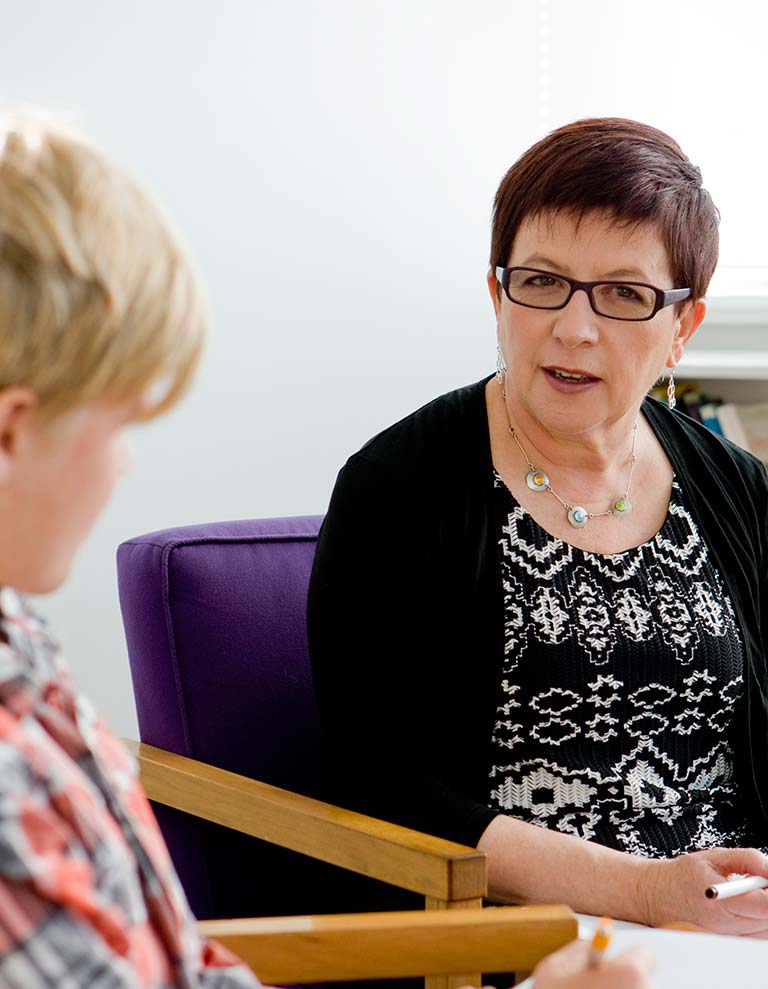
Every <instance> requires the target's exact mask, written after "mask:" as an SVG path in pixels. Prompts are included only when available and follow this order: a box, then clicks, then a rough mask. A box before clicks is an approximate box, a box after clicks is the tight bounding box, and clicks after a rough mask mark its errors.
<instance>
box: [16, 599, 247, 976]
mask: <svg viewBox="0 0 768 989" xmlns="http://www.w3.org/2000/svg"><path fill="white" fill-rule="evenodd" d="M0 985H2V986H4V987H5V986H8V987H11V989H16V987H18V989H43V987H53V986H55V987H56V989H75V987H77V989H81V987H89V989H107V987H109V989H123V987H125V989H127V987H130V989H149V987H151V989H165V987H171V986H179V987H185V989H186V987H193V986H196V987H204V989H240V987H245V986H248V987H256V986H258V985H259V983H258V980H257V979H256V978H255V976H254V975H253V974H252V973H251V972H250V971H249V970H248V969H247V968H246V967H245V966H244V965H242V964H241V963H240V962H238V960H237V959H236V958H234V957H233V956H232V955H230V954H229V953H228V952H226V951H225V950H224V949H223V948H222V947H221V946H219V945H216V944H213V943H209V942H205V941H202V940H201V939H200V938H199V937H198V934H197V931H196V929H195V923H194V919H193V917H192V915H191V913H190V910H189V907H188V905H187V902H186V899H185V897H184V893H183V892H182V890H181V886H180V884H179V881H178V879H177V878H176V875H175V873H174V870H173V866H172V864H171V861H170V858H169V856H168V853H167V851H166V848H165V844H164V842H163V839H162V836H161V834H160V831H159V829H158V827H157V824H156V822H155V819H154V815H153V814H152V810H151V808H150V806H149V804H148V802H147V799H146V797H145V795H144V793H143V791H142V789H141V786H140V784H139V782H138V778H137V768H136V765H135V762H134V760H133V759H132V757H131V756H130V755H129V754H128V752H127V751H126V750H125V749H124V747H123V746H122V745H121V744H120V742H119V741H118V740H117V739H116V738H115V737H114V735H112V733H111V732H110V731H109V730H108V729H107V728H106V726H105V725H104V724H103V722H102V721H101V720H100V719H99V718H98V716H97V715H96V714H95V712H94V710H93V708H92V707H91V705H90V704H89V703H88V702H87V701H86V700H85V699H84V698H83V697H82V696H80V695H79V694H77V693H76V691H75V688H74V686H73V684H72V680H71V677H70V674H69V670H68V668H67V666H66V665H65V663H64V662H63V660H62V658H61V656H60V653H59V650H58V648H57V647H56V645H55V644H54V642H53V641H52V640H51V638H50V637H49V635H48V633H47V631H46V629H45V627H44V624H43V622H42V621H40V620H39V619H38V618H36V617H35V616H34V615H33V614H32V612H31V611H30V610H29V608H28V606H27V605H26V603H25V602H24V601H23V600H22V599H21V598H20V597H19V596H18V595H17V594H15V592H13V591H11V590H9V589H7V588H6V589H4V590H2V591H0Z"/></svg>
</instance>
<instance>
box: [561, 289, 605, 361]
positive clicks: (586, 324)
mask: <svg viewBox="0 0 768 989" xmlns="http://www.w3.org/2000/svg"><path fill="white" fill-rule="evenodd" d="M553 315H554V316H555V321H554V324H553V327H552V331H553V333H554V335H555V337H556V338H557V339H558V340H559V341H560V342H561V343H562V344H563V345H564V346H566V347H569V348H573V347H579V346H580V345H581V344H584V343H589V344H593V343H596V342H597V338H598V332H597V325H598V324H597V320H599V318H600V317H599V316H598V315H597V313H596V312H595V311H594V310H593V309H592V306H591V304H590V301H589V296H588V295H587V293H586V292H585V291H584V289H576V291H575V292H574V293H573V295H572V296H571V298H570V299H569V300H568V304H567V305H566V306H565V307H564V308H563V309H557V310H556V311H555V312H554V314H553Z"/></svg>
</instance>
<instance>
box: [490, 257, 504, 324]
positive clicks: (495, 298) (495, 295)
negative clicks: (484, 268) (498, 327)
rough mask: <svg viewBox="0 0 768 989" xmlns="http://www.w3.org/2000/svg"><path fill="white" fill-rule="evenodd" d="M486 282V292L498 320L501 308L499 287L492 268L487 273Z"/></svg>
mask: <svg viewBox="0 0 768 989" xmlns="http://www.w3.org/2000/svg"><path fill="white" fill-rule="evenodd" d="M487 280H488V291H489V292H490V293H491V302H492V303H493V311H494V312H495V313H496V318H497V319H498V318H499V309H500V308H501V286H500V285H499V282H498V279H497V278H496V272H495V271H494V270H493V269H492V268H491V269H489V271H488V278H487Z"/></svg>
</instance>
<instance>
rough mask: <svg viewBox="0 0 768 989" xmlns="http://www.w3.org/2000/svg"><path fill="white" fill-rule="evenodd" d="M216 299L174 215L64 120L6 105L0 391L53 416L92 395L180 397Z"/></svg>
mask: <svg viewBox="0 0 768 989" xmlns="http://www.w3.org/2000/svg"><path fill="white" fill-rule="evenodd" d="M206 324H207V308H206V305H205V301H204V298H203V295H202V291H201V288H200V285H199V282H198V280H197V278H196V276H195V274H194V272H193V270H192V268H191V266H190V263H189V261H188V259H187V258H186V256H185V254H184V252H183V251H182V249H181V247H180V246H179V244H178V243H177V241H176V238H175V237H174V235H173V234H172V233H171V230H170V228H169V226H168V223H167V221H166V220H165V218H164V217H163V215H162V214H161V212H160V211H159V209H158V208H157V207H156V206H155V204H154V203H152V202H151V200H150V199H149V198H148V197H147V196H146V194H145V193H144V192H143V191H142V190H141V189H140V188H139V187H138V186H137V185H136V184H135V183H134V182H133V181H132V180H131V179H129V178H128V177H127V176H126V175H125V174H123V173H122V172H121V171H120V170H119V169H117V168H116V167H115V166H114V165H113V164H112V163H111V162H109V161H108V159H107V158H106V157H105V156H104V155H103V154H101V153H100V152H99V151H97V150H95V149H94V148H92V147H90V146H89V145H88V144H87V143H86V142H85V141H84V140H83V139H82V138H80V137H77V136H75V135H74V134H71V133H69V132H68V131H67V130H65V129H64V128H62V127H61V126H60V125H58V124H52V123H51V122H50V121H45V120H43V119H42V118H41V117H39V116H35V115H32V114H28V113H12V114H2V113H0V389H3V388H6V387H8V386H11V385H21V386H24V387H28V388H29V389H30V390H32V391H33V392H34V393H35V395H36V397H37V400H38V402H39V406H40V409H41V412H42V413H43V414H44V415H56V414H58V413H60V412H63V411H66V410H68V409H71V408H73V407H75V406H77V405H81V404H84V403H87V402H91V401H114V402H122V401H128V400H133V399H140V400H141V406H140V409H141V411H140V417H141V418H145V419H149V418H152V417H153V416H155V415H157V414H158V413H160V412H162V411H164V410H165V409H167V408H170V407H171V406H172V405H174V404H175V402H177V401H178V399H179V398H180V397H181V396H182V395H183V393H184V392H185V391H186V389H187V387H188V385H189V383H190V381H191V378H192V376H193V373H194V370H195V367H196V365H197V362H198V360H199V357H200V352H201V347H202V342H203V337H204V333H205V328H206Z"/></svg>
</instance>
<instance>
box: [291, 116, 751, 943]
mask: <svg viewBox="0 0 768 989" xmlns="http://www.w3.org/2000/svg"><path fill="white" fill-rule="evenodd" d="M717 222H718V216H717V212H716V210H715V207H714V205H713V204H712V201H711V199H710V197H709V195H708V194H707V192H706V191H705V190H704V189H703V188H702V185H701V178H700V174H699V171H698V169H696V168H695V167H694V166H693V165H691V163H690V162H689V161H688V160H687V158H686V157H685V156H684V155H683V153H682V151H681V150H680V148H679V147H678V145H677V144H676V143H675V142H674V141H673V140H672V139H671V138H669V137H668V136H667V135H666V134H663V133H661V132H660V131H658V130H656V129H654V128H652V127H648V126H645V125H642V124H638V123H635V122H633V121H628V120H619V119H595V120H584V121H579V122H577V123H574V124H571V125H568V126H566V127H563V128H561V129H560V130H557V131H555V132H554V133H552V134H550V135H549V136H548V137H546V138H544V139H543V140H542V141H540V142H539V143H538V144H537V145H535V146H534V147H533V148H531V149H530V150H529V151H528V152H527V153H526V154H525V155H523V157H522V158H521V159H520V160H519V161H518V162H516V163H515V164H514V165H513V166H512V168H511V169H510V170H509V172H508V173H507V175H506V176H505V178H504V179H503V181H502V183H501V186H500V188H499V190H498V192H497V196H496V201H495V210H494V220H493V236H492V248H491V265H490V268H491V270H490V273H489V276H488V284H489V288H490V292H491V299H492V302H493V306H494V311H495V314H496V322H497V341H498V369H497V373H496V375H495V376H493V377H492V378H490V379H488V380H486V381H482V382H478V383H476V384H474V385H470V386H468V387H466V388H463V389H460V390H458V391H455V392H451V393H449V394H447V395H444V396H442V397H440V398H438V399H436V400H435V401H433V402H431V403H430V404H429V405H427V406H425V407H424V408H422V409H420V410H419V411H417V412H416V413H414V414H412V415H411V416H408V417H407V418H406V419H404V420H402V421H401V422H399V423H397V424H396V425H394V426H392V427H390V428H389V429H388V430H385V431H384V432H383V433H381V434H380V435H379V436H377V437H375V438H374V439H373V440H371V441H370V442H369V443H367V444H366V445H365V446H364V447H363V448H362V450H360V451H359V452H358V453H357V454H355V455H354V456H352V457H351V458H350V459H349V461H348V462H347V464H346V466H345V467H344V468H343V470H342V471H341V473H340V475H339V478H338V481H337V485H336V488H335V490H334V494H333V498H332V501H331V505H330V508H329V512H328V516H327V519H326V521H325V524H324V527H323V531H322V533H321V537H320V540H319V543H318V551H317V558H316V563H315V569H314V573H313V578H312V583H311V587H310V599H309V632H310V646H311V651H312V658H313V667H314V671H315V676H316V683H317V691H318V701H319V704H320V709H321V715H322V717H323V721H324V725H325V729H326V734H327V737H328V741H329V745H330V748H331V753H332V756H333V758H334V761H335V763H336V765H337V766H338V773H337V780H336V786H335V792H334V798H335V799H337V800H338V801H340V802H342V803H346V804H349V805H351V806H354V807H355V808H359V809H361V810H365V811H367V812H369V813H374V814H379V815H381V816H384V817H387V818H390V819H393V820H395V821H397V822H398V823H402V824H406V825H409V826H411V827H415V828H418V829H420V830H423V831H427V832H430V833H435V834H439V835H442V836H444V837H448V838H452V839H454V840H457V841H461V842H463V843H465V844H470V845H477V847H478V848H480V849H481V850H483V851H485V852H486V853H487V854H488V865H489V883H490V892H491V896H492V898H493V899H495V900H496V901H501V902H532V901H538V902H542V901H550V902H566V903H569V904H570V905H571V906H573V907H574V908H575V909H577V910H580V911H584V912H588V913H594V914H602V913H609V914H613V915H614V916H618V917H623V918H626V919H628V920H636V921H641V922H646V923H652V924H662V923H665V922H667V921H673V920H688V921H692V922H694V923H697V924H699V925H701V926H702V927H705V928H707V929H710V930H713V931H721V932H724V933H732V934H751V935H759V936H766V935H768V896H767V895H766V894H765V893H764V892H762V891H760V892H758V893H756V894H755V895H752V894H749V895H748V896H742V897H738V898H734V899H733V900H726V901H720V902H718V901H717V900H707V899H706V898H705V896H704V890H705V888H706V887H707V886H708V885H710V884H711V883H713V882H716V881H719V880H721V879H722V877H723V876H725V875H727V874H729V873H734V872H743V873H755V874H758V875H766V876H768V857H766V856H765V855H764V854H763V853H762V852H760V851H758V850H756V849H755V848H752V847H750V846H754V845H764V844H766V842H768V809H767V808H768V794H766V779H767V777H766V769H768V765H767V762H768V758H767V753H768V727H767V726H768V717H767V715H766V703H767V702H766V698H767V697H768V680H767V679H766V661H765V650H764V646H763V629H768V625H766V624H765V622H766V620H767V619H768V615H764V599H763V587H764V585H765V580H764V569H765V567H766V563H767V561H768V552H767V551H768V545H767V544H766V533H765V523H766V506H767V505H768V484H766V477H765V471H764V469H763V467H762V465H761V464H760V463H759V462H758V461H756V460H755V459H754V458H753V457H751V456H750V455H748V454H746V453H745V452H744V451H742V450H740V449H738V448H737V447H735V446H733V445H732V444H730V443H728V442H727V441H724V440H722V439H720V438H718V437H715V436H714V435H712V434H710V433H709V432H707V431H706V430H704V429H703V428H700V427H699V426H698V425H697V424H695V423H693V422H691V421H690V420H689V419H687V418H685V417H683V416H681V415H680V414H679V413H678V412H675V411H672V409H671V408H670V409H666V408H664V407H662V406H660V405H659V404H658V403H655V402H653V401H651V400H649V399H647V398H646V394H647V392H648V390H649V388H650V387H651V386H652V385H653V383H654V382H655V381H656V380H657V379H658V378H659V376H660V375H661V374H666V375H668V376H669V394H670V399H673V397H674V380H673V373H674V368H675V366H676V365H677V363H678V362H679V360H680V358H681V356H682V353H683V350H684V348H685V345H686V343H687V342H688V340H690V338H691V336H692V335H693V333H694V332H695V331H696V329H697V328H698V326H699V325H700V323H701V321H702V319H703V318H704V314H705V305H704V302H703V301H702V300H703V296H704V294H705V292H706V288H707V285H708V283H709V280H710V278H711V276H712V272H713V270H714V267H715V264H716V261H717V246H718V236H717ZM670 406H671V407H672V406H674V401H673V400H672V401H670Z"/></svg>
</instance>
